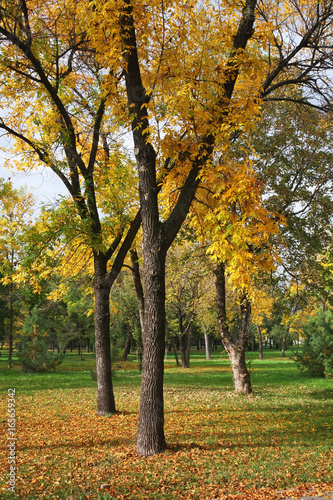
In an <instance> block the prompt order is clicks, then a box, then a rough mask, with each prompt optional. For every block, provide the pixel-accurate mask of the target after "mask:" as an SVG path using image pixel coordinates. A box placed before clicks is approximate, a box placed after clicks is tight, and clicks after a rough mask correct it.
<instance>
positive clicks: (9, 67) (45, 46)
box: [0, 1, 140, 415]
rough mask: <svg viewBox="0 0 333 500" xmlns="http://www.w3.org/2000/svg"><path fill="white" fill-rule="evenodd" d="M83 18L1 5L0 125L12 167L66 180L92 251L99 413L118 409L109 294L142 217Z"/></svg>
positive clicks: (63, 9)
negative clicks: (14, 159) (13, 158)
mask: <svg viewBox="0 0 333 500" xmlns="http://www.w3.org/2000/svg"><path fill="white" fill-rule="evenodd" d="M82 15H84V16H85V15H86V14H85V13H83V12H82V10H80V9H79V3H76V2H72V3H70V4H69V3H68V2H53V3H51V4H50V3H45V4H40V3H39V2H35V1H27V2H26V1H23V2H21V1H18V2H14V3H13V2H5V3H3V4H2V5H1V8H0V33H1V37H2V38H1V43H0V51H1V63H0V64H1V100H2V103H3V106H4V108H6V113H5V114H4V116H3V117H2V118H1V120H0V128H1V129H2V130H3V131H4V132H5V133H7V134H9V135H11V137H12V138H13V139H14V141H15V144H14V151H15V152H16V153H19V154H20V155H21V156H20V160H19V165H18V167H19V168H21V169H22V168H24V169H26V170H28V169H30V168H33V167H34V166H36V165H43V166H47V167H48V168H51V169H52V170H53V171H54V172H55V173H56V175H57V176H58V177H59V178H60V179H61V180H62V182H63V183H64V184H65V186H66V188H67V190H68V192H69V195H70V197H71V198H70V199H71V205H68V202H67V205H68V209H69V213H71V214H72V216H73V214H74V218H75V220H76V227H75V231H76V233H74V234H79V235H80V236H82V235H84V238H83V239H84V243H85V245H86V246H87V247H88V248H89V249H90V251H91V253H92V256H93V261H94V295H95V316H94V317H95V345H96V359H97V413H98V414H100V415H106V414H109V413H113V412H115V410H116V407H115V401H114V395H113V388H112V379H111V358H110V338H109V323H110V311H109V294H110V289H111V286H112V283H113V282H114V279H115V278H116V276H117V274H118V272H119V271H120V269H121V266H122V263H123V260H124V258H125V255H126V252H127V250H128V249H129V248H130V246H131V243H132V241H133V238H134V236H135V234H136V231H137V230H138V227H139V225H140V214H139V213H138V214H137V216H136V217H134V214H135V212H136V210H137V207H136V203H135V193H134V192H133V191H132V189H131V186H133V185H134V184H135V181H134V175H133V168H132V165H131V162H130V161H128V160H127V159H126V157H125V156H124V154H123V153H122V152H121V150H120V148H119V147H118V145H117V143H115V142H112V141H113V130H114V129H113V126H112V119H111V118H110V115H109V114H108V110H107V99H108V96H109V93H108V92H106V91H105V90H104V89H103V88H102V81H103V78H104V76H105V71H104V69H103V68H102V67H101V66H100V65H99V64H98V62H97V60H96V57H95V54H94V51H93V50H91V47H90V46H89V43H88V38H87V35H86V32H85V30H84V29H82V28H81V27H80V25H79V21H80V20H81V19H82ZM7 82H10V85H7ZM27 103H29V105H27ZM97 186H99V187H98V189H97ZM125 186H126V189H124V188H125ZM106 188H108V189H106ZM112 188H113V189H112ZM106 191H107V192H108V194H107V196H104V197H103V193H104V194H105V192H106ZM119 193H121V196H119ZM125 194H126V195H127V196H126V195H125ZM64 204H65V202H63V205H64ZM107 216H108V217H107ZM133 217H134V218H133ZM131 219H132V222H131ZM71 227H73V225H71ZM72 237H73V235H72ZM111 258H113V261H112V265H110V264H109V262H110V261H111Z"/></svg>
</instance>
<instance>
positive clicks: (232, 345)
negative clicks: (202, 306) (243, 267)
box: [215, 263, 252, 394]
mask: <svg viewBox="0 0 333 500" xmlns="http://www.w3.org/2000/svg"><path fill="white" fill-rule="evenodd" d="M215 276H216V281H215V285H216V303H217V317H218V325H219V332H220V335H221V339H222V342H223V345H224V347H225V349H226V351H227V353H228V356H229V359H230V361H231V366H232V373H233V379H234V384H235V391H236V392H240V393H243V394H251V392H252V387H251V380H250V375H249V372H248V370H247V367H246V361H245V346H246V341H247V336H248V330H249V323H250V317H251V306H250V303H249V301H248V299H247V297H246V295H245V294H243V296H242V297H241V302H240V325H239V332H238V335H235V338H232V336H231V334H230V331H229V326H228V323H227V313H226V287H225V267H224V264H223V263H220V264H218V266H217V268H216V270H215Z"/></svg>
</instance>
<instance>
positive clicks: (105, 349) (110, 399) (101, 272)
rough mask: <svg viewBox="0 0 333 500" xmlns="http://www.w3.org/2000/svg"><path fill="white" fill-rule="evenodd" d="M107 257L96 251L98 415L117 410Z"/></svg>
mask: <svg viewBox="0 0 333 500" xmlns="http://www.w3.org/2000/svg"><path fill="white" fill-rule="evenodd" d="M106 263H107V261H106V258H105V256H104V255H102V254H100V253H99V252H97V251H95V252H94V268H95V276H94V294H95V349H96V373H97V415H108V414H109V413H115V412H116V405H115V400H114V394H113V387H112V377H111V346H110V306H109V297H110V285H109V284H108V283H107V281H106V280H105V276H106V274H107V268H106Z"/></svg>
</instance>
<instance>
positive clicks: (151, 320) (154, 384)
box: [136, 215, 166, 456]
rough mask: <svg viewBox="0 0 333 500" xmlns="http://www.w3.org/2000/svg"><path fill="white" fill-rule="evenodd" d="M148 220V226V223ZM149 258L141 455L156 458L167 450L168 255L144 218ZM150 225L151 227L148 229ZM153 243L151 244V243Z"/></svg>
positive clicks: (146, 261)
mask: <svg viewBox="0 0 333 500" xmlns="http://www.w3.org/2000/svg"><path fill="white" fill-rule="evenodd" d="M144 221H145V224H144ZM142 223H143V239H144V244H143V249H144V259H145V326H144V331H143V353H144V357H143V369H142V383H141V398H140V410H139V422H138V432H137V446H136V450H137V453H139V454H140V455H143V456H150V455H155V454H156V453H160V452H162V451H164V450H165V449H166V442H165V436H164V399H163V375H164V350H165V256H164V255H161V251H160V248H159V246H158V247H157V248H156V242H157V241H156V240H157V238H153V237H152V233H154V231H153V227H149V225H148V224H147V223H148V220H147V221H146V220H145V217H144V215H143V216H142ZM147 225H148V227H147ZM147 240H148V241H149V244H148V242H147Z"/></svg>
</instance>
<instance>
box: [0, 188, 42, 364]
mask: <svg viewBox="0 0 333 500" xmlns="http://www.w3.org/2000/svg"><path fill="white" fill-rule="evenodd" d="M33 206H34V200H33V197H32V195H31V194H30V193H27V192H26V190H25V189H24V188H21V189H19V190H17V189H14V187H13V185H12V183H11V181H10V180H9V181H4V180H3V179H0V271H1V275H2V279H1V282H2V285H3V286H4V291H5V294H6V295H5V296H4V297H3V298H4V299H5V301H6V302H7V308H8V318H7V324H6V330H7V336H8V341H9V354H8V367H9V368H11V366H12V354H13V341H14V332H15V320H17V315H18V311H19V309H20V308H19V303H20V298H19V288H18V286H17V283H16V275H17V272H18V267H19V264H20V261H21V260H22V255H23V254H24V247H25V233H26V231H27V228H28V226H29V224H31V217H32V212H33ZM5 323H6V321H5Z"/></svg>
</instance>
